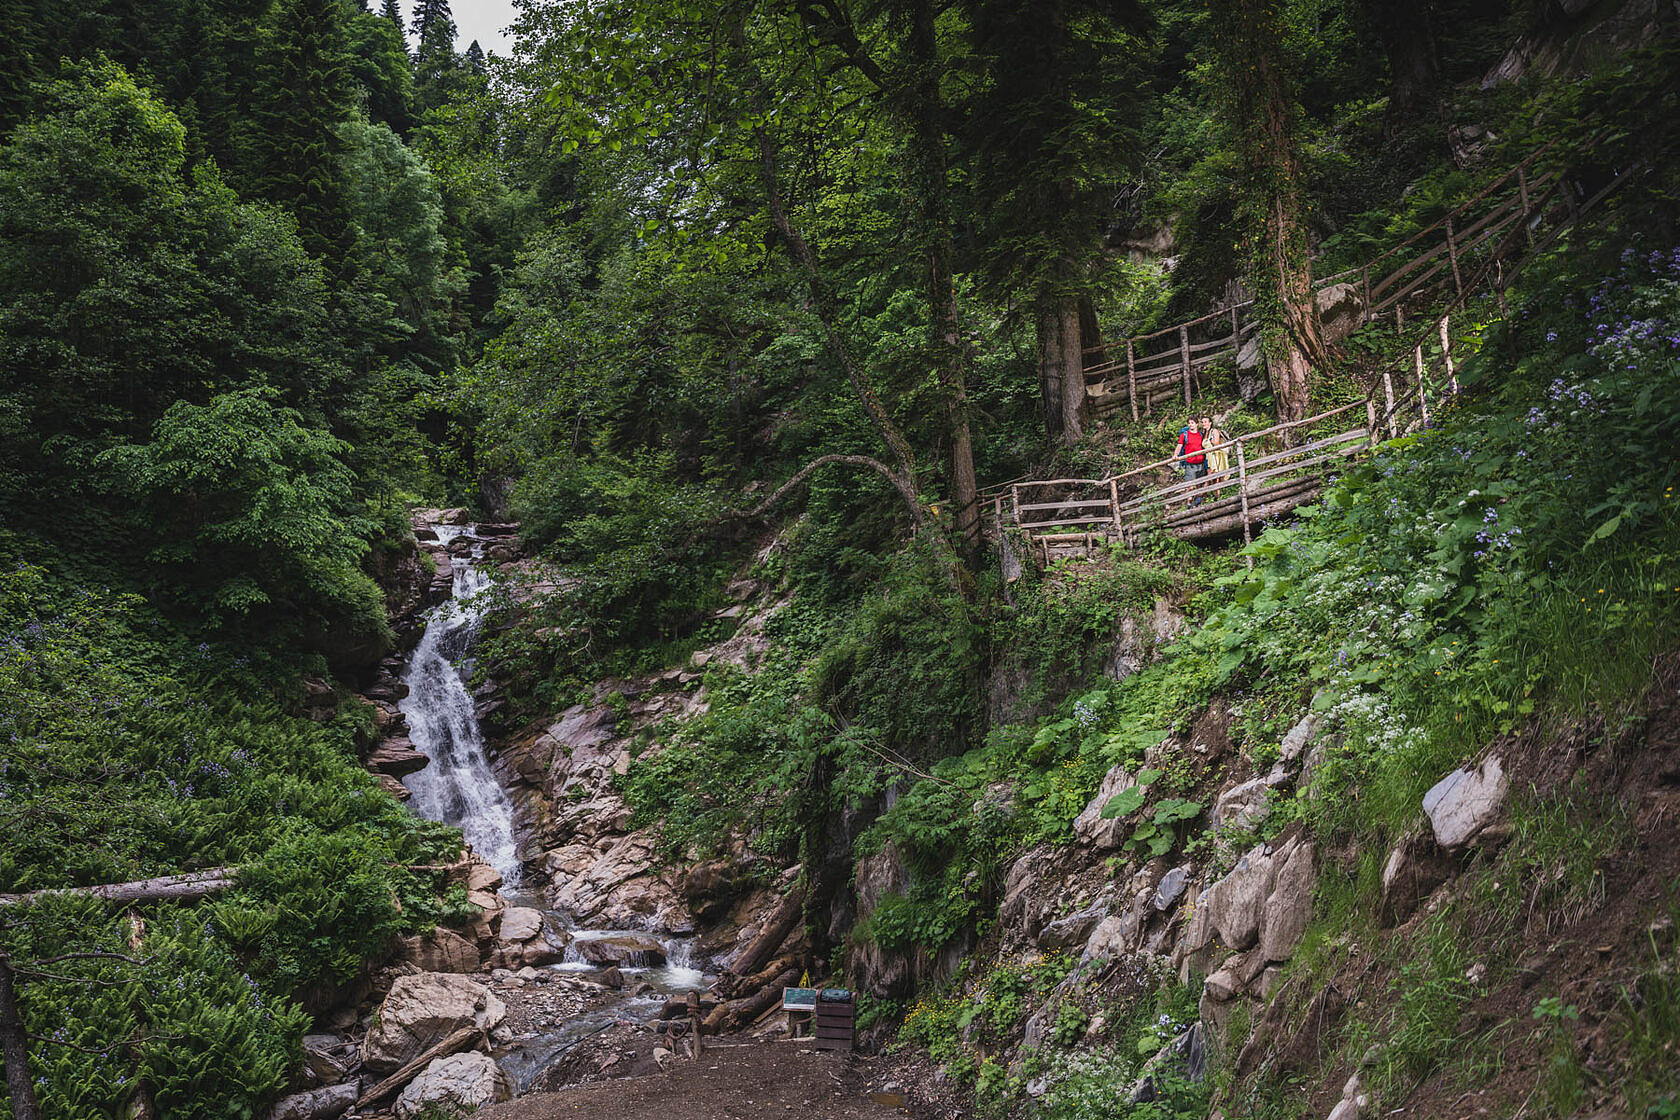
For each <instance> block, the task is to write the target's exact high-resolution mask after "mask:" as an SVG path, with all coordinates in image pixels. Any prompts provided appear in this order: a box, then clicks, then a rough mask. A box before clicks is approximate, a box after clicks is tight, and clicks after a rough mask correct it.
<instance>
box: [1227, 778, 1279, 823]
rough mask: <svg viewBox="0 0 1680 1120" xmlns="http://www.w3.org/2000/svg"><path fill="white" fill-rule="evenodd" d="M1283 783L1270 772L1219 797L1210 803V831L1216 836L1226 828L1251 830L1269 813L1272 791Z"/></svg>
mask: <svg viewBox="0 0 1680 1120" xmlns="http://www.w3.org/2000/svg"><path fill="white" fill-rule="evenodd" d="M1282 780H1283V775H1282V774H1281V773H1280V772H1279V771H1277V770H1273V771H1272V772H1271V773H1269V774H1265V775H1262V776H1261V777H1258V778H1251V779H1249V780H1248V781H1246V782H1242V783H1240V784H1238V785H1235V786H1232V787H1231V788H1230V789H1228V790H1226V791H1225V792H1224V793H1222V794H1220V795H1219V797H1218V798H1217V799H1216V800H1215V801H1214V803H1213V813H1212V820H1213V831H1214V832H1215V833H1219V832H1223V831H1225V830H1226V829H1228V828H1251V827H1252V826H1254V825H1256V824H1258V823H1260V822H1261V821H1263V820H1265V819H1266V817H1267V815H1268V814H1270V813H1271V811H1272V808H1271V795H1272V787H1273V786H1275V785H1277V784H1278V782H1280V781H1282Z"/></svg>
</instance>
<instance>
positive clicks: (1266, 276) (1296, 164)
mask: <svg viewBox="0 0 1680 1120" xmlns="http://www.w3.org/2000/svg"><path fill="white" fill-rule="evenodd" d="M1280 7H1281V0H1216V2H1215V5H1214V16H1215V20H1216V23H1217V28H1218V30H1217V33H1218V36H1219V43H1220V50H1221V52H1222V54H1223V55H1224V57H1223V59H1222V63H1223V66H1224V68H1225V70H1226V73H1227V74H1228V81H1229V83H1230V85H1229V87H1228V94H1229V97H1230V101H1231V104H1230V111H1231V114H1232V119H1233V121H1234V122H1235V124H1236V127H1237V129H1238V147H1239V150H1240V151H1241V152H1242V155H1243V157H1244V162H1245V164H1246V166H1247V168H1248V170H1249V175H1250V176H1251V179H1250V186H1249V189H1248V192H1247V193H1248V198H1247V199H1246V205H1247V208H1248V213H1249V215H1250V217H1249V220H1248V223H1247V224H1248V227H1249V237H1250V240H1251V244H1252V245H1253V248H1254V250H1255V252H1254V253H1253V257H1252V262H1251V263H1252V266H1253V267H1254V268H1255V270H1256V272H1258V273H1259V275H1257V276H1256V278H1255V294H1256V296H1257V310H1258V311H1259V313H1260V324H1261V350H1262V353H1264V354H1265V356H1266V369H1267V372H1268V373H1269V374H1270V376H1271V379H1272V392H1273V394H1274V395H1275V397H1276V399H1277V415H1278V420H1279V421H1280V422H1282V423H1288V422H1289V421H1292V420H1299V419H1301V418H1303V417H1304V416H1306V415H1307V408H1308V401H1309V399H1310V397H1311V392H1312V376H1311V375H1312V370H1313V368H1314V367H1315V366H1316V367H1320V368H1322V367H1323V366H1325V365H1326V364H1327V363H1328V360H1329V354H1328V352H1327V348H1326V347H1325V345H1324V338H1323V333H1322V332H1321V330H1320V328H1319V321H1318V303H1317V300H1316V299H1315V298H1314V293H1313V276H1312V255H1311V250H1312V246H1311V244H1310V241H1309V238H1308V233H1307V219H1306V203H1307V196H1306V187H1305V183H1304V181H1303V175H1302V172H1301V164H1300V157H1299V154H1298V152H1297V151H1296V146H1295V129H1294V119H1295V113H1296V110H1295V102H1294V95H1293V91H1292V89H1291V87H1290V81H1289V77H1288V75H1287V73H1286V70H1285V61H1284V54H1283V51H1284V47H1283V27H1282V19H1281V15H1280ZM1286 442H1293V441H1292V440H1288V439H1286Z"/></svg>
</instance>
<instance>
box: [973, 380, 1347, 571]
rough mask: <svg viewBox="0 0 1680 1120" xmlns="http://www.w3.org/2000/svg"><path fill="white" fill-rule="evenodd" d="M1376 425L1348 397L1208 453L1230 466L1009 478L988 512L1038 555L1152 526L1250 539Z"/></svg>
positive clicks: (1161, 465) (1132, 538) (1159, 465)
mask: <svg viewBox="0 0 1680 1120" xmlns="http://www.w3.org/2000/svg"><path fill="white" fill-rule="evenodd" d="M1360 409H1363V410H1364V413H1365V419H1366V423H1364V424H1362V425H1359V426H1357V427H1352V428H1346V429H1336V430H1334V431H1329V432H1320V433H1315V434H1313V435H1312V436H1310V437H1309V438H1308V439H1307V440H1306V441H1305V442H1302V443H1299V444H1296V445H1295V446H1283V447H1279V446H1278V444H1280V443H1281V442H1283V440H1284V439H1285V438H1286V437H1287V436H1288V434H1289V433H1292V432H1297V431H1302V430H1310V429H1313V428H1315V427H1318V426H1320V425H1324V424H1325V423H1326V422H1328V421H1332V420H1334V419H1336V418H1338V417H1343V416H1348V415H1349V414H1356V415H1357V412H1356V410H1360ZM1376 421H1377V411H1376V406H1375V405H1374V404H1373V403H1371V402H1369V401H1355V402H1354V403H1352V404H1347V405H1343V406H1341V407H1340V408H1333V409H1330V410H1328V411H1326V412H1321V413H1319V414H1318V415H1316V416H1309V417H1306V418H1305V419H1302V420H1296V421H1294V422H1292V423H1288V424H1277V425H1274V426H1273V427H1270V428H1266V429H1264V430H1262V431H1258V432H1250V433H1248V434H1247V435H1242V436H1238V437H1236V438H1234V439H1231V440H1229V441H1227V442H1226V443H1223V444H1221V445H1219V447H1217V448H1209V449H1207V452H1217V451H1220V450H1223V451H1224V452H1225V453H1226V454H1227V455H1228V456H1229V457H1230V465H1229V466H1227V467H1225V468H1223V469H1221V470H1218V471H1210V472H1209V473H1208V474H1206V475H1204V476H1202V477H1200V478H1194V479H1187V480H1184V481H1180V482H1170V483H1165V484H1158V483H1156V484H1152V481H1153V480H1152V477H1151V476H1157V477H1158V473H1159V472H1161V471H1162V470H1164V469H1178V468H1180V466H1181V460H1179V459H1178V458H1177V457H1176V456H1168V457H1167V458H1164V459H1158V460H1156V461H1155V462H1153V463H1145V464H1144V465H1143V466H1141V467H1134V468H1132V469H1131V470H1129V471H1126V472H1125V473H1124V474H1117V475H1111V476H1110V477H1108V478H1052V479H1041V480H1034V481H1024V482H1015V483H1011V484H1009V486H1008V487H1007V493H1000V494H998V495H997V496H996V498H995V499H994V515H995V517H996V519H997V523H998V524H999V525H1000V526H1002V525H1005V524H1012V525H1014V526H1015V527H1016V528H1018V529H1020V530H1022V531H1023V532H1025V534H1026V543H1027V545H1028V546H1029V548H1030V549H1032V551H1033V552H1034V553H1035V554H1037V555H1039V556H1040V557H1041V558H1042V559H1043V560H1045V561H1048V560H1050V559H1051V558H1052V555H1053V553H1054V552H1055V551H1056V550H1057V549H1059V548H1061V547H1063V546H1066V545H1074V546H1077V547H1079V548H1081V549H1084V550H1086V551H1089V549H1090V548H1092V547H1093V546H1094V545H1095V544H1096V543H1098V541H1099V540H1100V541H1102V542H1107V541H1110V540H1116V541H1119V542H1121V543H1123V544H1125V545H1127V546H1132V545H1135V544H1136V543H1137V541H1138V538H1139V536H1140V535H1141V533H1142V532H1143V531H1145V530H1152V529H1163V530H1165V531H1167V532H1168V533H1171V534H1172V535H1173V536H1176V537H1181V538H1184V539H1189V540H1195V539H1199V538H1202V537H1211V536H1221V535H1224V534H1226V533H1232V532H1236V531H1238V530H1240V531H1241V532H1242V534H1243V539H1244V540H1245V541H1247V540H1249V539H1251V533H1252V526H1253V525H1255V524H1257V523H1258V522H1260V521H1262V520H1265V519H1267V518H1271V517H1276V516H1279V515H1280V514H1282V513H1286V512H1288V511H1289V510H1291V509H1294V508H1295V507H1296V506H1297V505H1299V504H1301V503H1302V502H1303V501H1306V500H1308V498H1310V497H1311V496H1312V495H1314V494H1317V493H1318V491H1319V490H1320V489H1322V487H1323V482H1324V479H1325V477H1326V476H1327V474H1328V473H1329V468H1330V466H1331V465H1333V464H1340V463H1341V462H1343V461H1344V460H1346V459H1347V458H1348V457H1349V456H1351V455H1355V454H1358V453H1359V452H1360V451H1363V450H1366V449H1369V448H1370V447H1372V446H1375V444H1376V442H1377V436H1376V435H1375V434H1374V433H1375V431H1376V428H1375V424H1376ZM1207 452H1204V454H1206V453H1207ZM1006 500H1007V503H1008V505H1007V510H1006V509H1005V501H1006Z"/></svg>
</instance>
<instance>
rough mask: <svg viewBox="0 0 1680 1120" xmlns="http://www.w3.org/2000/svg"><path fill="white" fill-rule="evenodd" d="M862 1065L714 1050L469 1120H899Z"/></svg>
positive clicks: (770, 1051) (793, 1051)
mask: <svg viewBox="0 0 1680 1120" xmlns="http://www.w3.org/2000/svg"><path fill="white" fill-rule="evenodd" d="M867 1064H868V1059H865V1058H857V1057H853V1056H851V1055H844V1054H838V1053H832V1052H817V1051H813V1050H811V1049H809V1048H808V1047H807V1046H806V1045H802V1044H798V1043H792V1042H735V1043H726V1042H719V1043H715V1044H713V1045H712V1046H708V1047H707V1049H706V1051H705V1053H704V1054H702V1055H701V1058H700V1060H699V1061H697V1062H696V1061H692V1060H690V1059H688V1058H672V1059H668V1060H667V1063H666V1066H665V1068H664V1069H661V1070H659V1071H658V1072H656V1073H650V1074H648V1075H646V1076H643V1077H632V1078H624V1079H619V1080H612V1081H596V1082H592V1083H590V1084H587V1085H579V1086H577V1087H575V1088H571V1089H564V1090H561V1091H560V1092H556V1093H534V1094H531V1095H529V1096H525V1097H521V1098H519V1099H518V1100H515V1101H509V1102H508V1103H507V1104H500V1105H495V1106H493V1107H491V1108H487V1109H485V1110H484V1111H482V1112H479V1113H477V1114H476V1115H477V1120H551V1118H556V1117H559V1118H564V1117H572V1116H586V1117H588V1118H589V1120H654V1118H658V1117H665V1116H670V1117H682V1118H683V1120H770V1118H771V1117H786V1116H790V1115H796V1116H821V1117H824V1118H825V1120H905V1115H906V1114H905V1113H904V1112H903V1111H902V1110H901V1109H899V1108H895V1107H892V1106H891V1105H890V1104H888V1103H883V1101H888V1100H891V1099H892V1098H891V1097H882V1098H880V1099H877V1098H876V1097H874V1096H872V1095H871V1093H870V1088H869V1082H870V1080H871V1079H870V1077H869V1073H870V1072H871V1071H869V1070H867V1069H865V1068H863V1067H865V1066H866V1065H867Z"/></svg>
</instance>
